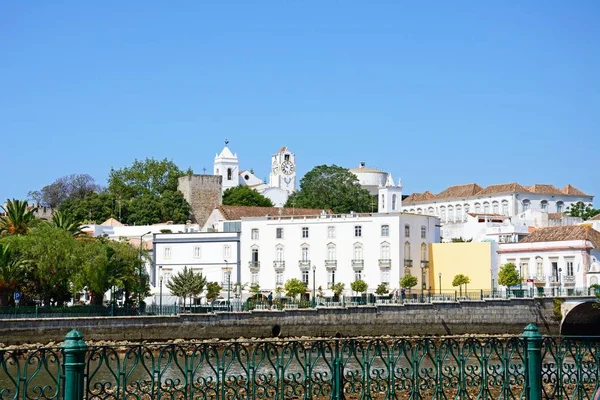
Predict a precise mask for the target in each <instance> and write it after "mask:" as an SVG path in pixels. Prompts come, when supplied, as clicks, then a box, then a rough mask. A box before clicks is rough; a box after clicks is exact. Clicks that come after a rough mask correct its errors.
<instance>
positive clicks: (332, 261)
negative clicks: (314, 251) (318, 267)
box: [325, 260, 337, 268]
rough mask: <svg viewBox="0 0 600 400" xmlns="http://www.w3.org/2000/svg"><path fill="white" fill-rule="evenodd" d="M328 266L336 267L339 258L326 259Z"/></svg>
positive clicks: (326, 265)
mask: <svg viewBox="0 0 600 400" xmlns="http://www.w3.org/2000/svg"><path fill="white" fill-rule="evenodd" d="M325 267H326V268H335V267H337V260H325Z"/></svg>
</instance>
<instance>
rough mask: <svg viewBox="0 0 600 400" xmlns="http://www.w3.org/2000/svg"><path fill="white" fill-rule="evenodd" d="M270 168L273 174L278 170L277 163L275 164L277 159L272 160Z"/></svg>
mask: <svg viewBox="0 0 600 400" xmlns="http://www.w3.org/2000/svg"><path fill="white" fill-rule="evenodd" d="M271 170H273V173H274V174H276V173H277V171H279V165H278V164H277V161H273V165H271Z"/></svg>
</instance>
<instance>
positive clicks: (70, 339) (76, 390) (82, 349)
mask: <svg viewBox="0 0 600 400" xmlns="http://www.w3.org/2000/svg"><path fill="white" fill-rule="evenodd" d="M87 348H88V346H87V344H86V343H85V341H84V340H83V335H82V334H81V333H80V332H79V331H77V330H75V329H73V330H72V331H71V332H69V333H67V336H66V337H65V341H64V343H63V345H62V349H63V354H64V367H65V387H64V400H81V399H83V398H84V393H83V374H84V372H85V353H86V352H87Z"/></svg>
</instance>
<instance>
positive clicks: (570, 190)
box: [560, 185, 587, 196]
mask: <svg viewBox="0 0 600 400" xmlns="http://www.w3.org/2000/svg"><path fill="white" fill-rule="evenodd" d="M560 191H561V193H562V194H566V195H571V196H587V194H585V193H583V192H582V191H581V190H579V189H577V188H576V187H575V186H572V185H567V186H565V187H564V188H562V189H560Z"/></svg>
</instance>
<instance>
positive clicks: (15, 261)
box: [0, 243, 25, 307]
mask: <svg viewBox="0 0 600 400" xmlns="http://www.w3.org/2000/svg"><path fill="white" fill-rule="evenodd" d="M24 266H25V263H24V260H23V259H22V258H21V257H19V256H18V255H15V254H13V253H12V252H11V251H10V250H9V248H8V245H5V244H4V245H3V244H2V243H0V307H6V306H8V297H9V295H10V294H12V293H13V292H14V290H15V289H16V288H17V287H18V285H19V283H20V281H21V279H22V278H23V276H24V275H25V271H24Z"/></svg>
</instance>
